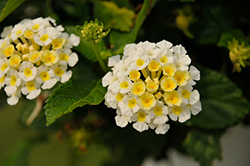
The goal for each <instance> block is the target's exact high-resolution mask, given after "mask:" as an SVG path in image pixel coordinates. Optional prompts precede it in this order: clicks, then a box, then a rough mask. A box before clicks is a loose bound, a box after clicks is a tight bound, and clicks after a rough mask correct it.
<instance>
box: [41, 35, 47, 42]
mask: <svg viewBox="0 0 250 166" xmlns="http://www.w3.org/2000/svg"><path fill="white" fill-rule="evenodd" d="M48 38H49V35H48V34H44V35H42V36H41V37H40V40H41V41H42V42H45V41H47V40H48Z"/></svg>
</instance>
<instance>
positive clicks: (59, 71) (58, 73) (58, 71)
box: [54, 67, 64, 77]
mask: <svg viewBox="0 0 250 166" xmlns="http://www.w3.org/2000/svg"><path fill="white" fill-rule="evenodd" d="M54 72H55V75H57V76H59V77H61V76H62V75H63V73H64V71H63V69H62V68H60V67H57V68H55V70H54Z"/></svg>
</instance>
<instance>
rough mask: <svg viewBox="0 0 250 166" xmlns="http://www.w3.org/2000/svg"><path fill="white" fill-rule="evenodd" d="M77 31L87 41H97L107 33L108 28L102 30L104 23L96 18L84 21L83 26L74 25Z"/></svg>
mask: <svg viewBox="0 0 250 166" xmlns="http://www.w3.org/2000/svg"><path fill="white" fill-rule="evenodd" d="M76 29H77V31H78V32H79V33H80V34H81V35H82V37H83V38H84V39H85V40H86V41H88V42H94V43H99V42H100V41H101V40H102V38H104V37H105V36H107V35H108V33H109V31H110V29H108V30H107V31H106V32H104V31H103V29H104V25H103V23H102V22H99V21H98V20H97V19H95V22H94V21H90V22H87V21H86V22H85V23H84V25H83V26H79V25H78V26H76Z"/></svg>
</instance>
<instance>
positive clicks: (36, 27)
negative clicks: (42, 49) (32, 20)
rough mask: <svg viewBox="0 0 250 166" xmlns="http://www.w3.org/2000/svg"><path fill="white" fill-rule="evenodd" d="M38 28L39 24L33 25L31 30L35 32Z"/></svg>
mask: <svg viewBox="0 0 250 166" xmlns="http://www.w3.org/2000/svg"><path fill="white" fill-rule="evenodd" d="M39 27H40V24H34V25H33V27H32V29H33V30H34V31H37V30H38V29H39Z"/></svg>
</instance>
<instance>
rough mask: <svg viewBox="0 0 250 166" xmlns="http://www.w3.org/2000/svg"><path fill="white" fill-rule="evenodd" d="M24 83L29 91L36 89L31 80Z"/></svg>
mask: <svg viewBox="0 0 250 166" xmlns="http://www.w3.org/2000/svg"><path fill="white" fill-rule="evenodd" d="M26 85H27V88H28V90H29V91H30V92H31V91H33V90H36V87H35V83H34V82H33V81H28V82H27V84H26Z"/></svg>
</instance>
